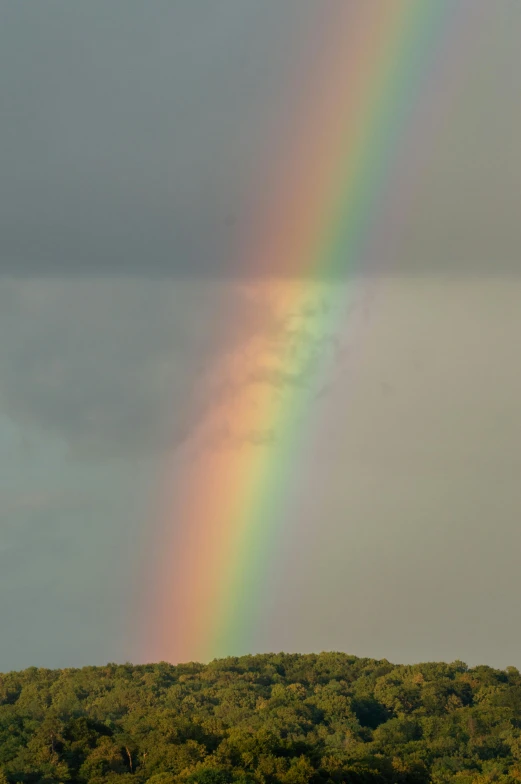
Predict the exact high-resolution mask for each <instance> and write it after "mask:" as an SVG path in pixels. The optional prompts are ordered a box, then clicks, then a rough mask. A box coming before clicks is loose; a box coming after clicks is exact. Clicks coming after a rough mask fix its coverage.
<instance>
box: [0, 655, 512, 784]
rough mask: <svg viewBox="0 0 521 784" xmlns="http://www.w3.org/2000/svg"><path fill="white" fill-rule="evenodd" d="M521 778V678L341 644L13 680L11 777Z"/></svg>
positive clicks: (8, 739)
mask: <svg viewBox="0 0 521 784" xmlns="http://www.w3.org/2000/svg"><path fill="white" fill-rule="evenodd" d="M516 781H520V782H521V675H520V674H519V672H518V670H517V669H515V668H508V669H507V670H506V671H500V670H494V669H492V668H490V667H486V666H480V667H474V668H468V667H467V666H466V665H465V664H463V663H462V662H455V663H453V664H439V663H428V664H419V665H415V666H396V665H392V664H390V663H389V662H387V661H385V660H383V661H374V660H371V659H359V658H356V657H354V656H347V655H345V654H341V653H323V654H320V655H288V654H278V655H259V656H244V657H241V658H228V659H223V660H218V661H214V662H212V663H211V664H209V665H206V666H205V665H200V664H184V665H179V666H177V667H174V666H171V665H169V664H165V663H161V664H151V665H144V666H132V665H116V664H109V665H107V666H106V667H84V668H82V669H66V670H44V669H36V668H30V669H28V670H25V671H23V672H15V673H8V674H6V675H1V676H0V784H6V782H9V784H17V782H21V783H22V784H37V782H46V783H47V784H51V782H78V783H80V784H82V783H83V782H85V783H87V782H90V783H91V784H104V783H105V782H107V783H108V782H111V784H112V783H113V784H116V783H117V782H121V783H122V784H123V782H124V783H125V784H130V782H133V783H134V784H141V782H150V784H171V783H172V784H173V782H179V784H182V783H183V782H187V783H189V784H192V783H193V784H227V783H228V782H230V783H231V782H237V783H238V784H239V783H240V784H248V782H251V784H254V783H255V782H258V783H259V784H279V783H280V784H307V783H308V782H311V783H312V784H321V783H322V782H324V784H325V783H326V782H353V784H365V783H366V782H367V783H368V784H370V783H371V782H372V783H373V784H377V782H388V783H389V784H391V783H394V782H397V783H398V782H410V783H411V784H423V782H434V784H438V783H441V782H458V784H471V783H472V784H474V783H476V784H477V783H478V782H516Z"/></svg>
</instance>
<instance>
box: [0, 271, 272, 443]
mask: <svg viewBox="0 0 521 784" xmlns="http://www.w3.org/2000/svg"><path fill="white" fill-rule="evenodd" d="M269 323H270V304H269V301H268V300H266V299H264V298H262V297H255V296H253V295H252V293H251V292H250V291H249V290H247V289H245V288H244V287H240V286H223V285H220V284H216V283H213V284H212V283H205V282H201V281H194V282H192V283H190V282H186V281H185V282H179V281H178V282H177V283H174V282H170V283H160V282H154V281H149V282H144V281H135V280H134V281H131V280H123V279H120V280H116V281H107V280H83V281H81V280H80V281H74V280H67V281H64V280H47V281H45V280H21V281H10V282H7V281H4V285H3V286H2V288H1V291H0V331H1V333H2V335H3V340H2V343H1V345H0V405H1V407H2V410H3V412H4V414H6V415H8V416H9V417H11V419H13V420H15V421H17V422H20V423H22V424H25V425H28V426H31V427H33V428H36V430H40V431H44V432H46V433H48V434H52V435H54V436H58V437H60V438H62V439H63V440H64V441H65V442H66V443H67V444H68V446H69V448H70V449H71V450H72V452H73V453H74V454H78V455H83V456H88V455H91V456H102V455H106V456H113V455H114V454H118V453H119V454H122V455H123V454H132V453H138V454H139V453H141V454H143V453H147V452H149V451H150V450H152V452H155V451H157V450H158V449H159V450H161V449H167V448H171V447H174V446H175V445H176V444H178V443H180V442H181V441H182V440H183V439H184V438H186V436H187V435H188V434H189V433H190V432H191V430H192V429H193V428H194V427H195V426H196V425H197V423H198V421H199V420H200V418H201V417H202V416H203V414H204V412H205V411H206V410H207V408H208V407H209V406H211V405H215V403H216V401H217V400H218V399H219V397H221V398H222V397H223V396H225V395H227V394H229V390H228V387H227V379H226V378H225V377H223V376H222V374H219V373H218V372H217V373H216V370H215V368H217V369H218V368H219V367H220V363H222V360H223V356H225V355H226V353H229V352H232V351H233V350H234V349H235V348H236V347H237V346H239V345H241V344H242V343H243V342H247V341H248V339H249V338H250V337H251V336H252V335H254V334H256V333H257V332H258V331H259V330H260V329H261V328H266V327H267V328H269ZM267 325H268V326H267Z"/></svg>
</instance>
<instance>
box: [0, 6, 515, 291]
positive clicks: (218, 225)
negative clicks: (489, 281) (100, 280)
mask: <svg viewBox="0 0 521 784" xmlns="http://www.w3.org/2000/svg"><path fill="white" fill-rule="evenodd" d="M461 1H462V2H463V1H464V0H461ZM472 2H473V5H472V8H473V9H475V8H476V5H477V4H478V3H479V0H472ZM1 7H2V26H1V29H0V106H1V111H2V114H1V125H2V133H1V143H0V169H1V178H0V270H2V271H3V272H6V273H9V274H17V275H24V276H25V275H33V274H44V275H51V274H53V275H63V274H78V275H100V274H111V275H112V274H122V275H134V274H135V275H140V276H157V275H160V276H164V275H177V276H179V275H190V276H203V275H204V276H207V275H212V276H216V277H220V276H223V275H227V274H230V275H239V274H243V273H247V272H249V271H250V270H251V265H250V264H249V260H248V259H245V258H244V256H242V255H241V254H240V253H238V252H237V246H238V244H239V242H240V240H241V238H243V236H244V234H245V232H247V231H248V230H249V226H248V222H249V221H250V220H251V217H252V215H255V214H256V211H257V210H260V209H262V208H263V205H264V202H265V201H266V200H268V199H269V198H270V191H269V189H268V190H267V186H266V179H265V172H266V171H267V170H269V169H270V166H271V168H273V160H275V159H276V156H277V155H278V153H279V152H280V139H281V137H283V136H284V132H285V127H286V125H285V124H286V122H287V119H288V116H289V114H288V112H290V113H292V112H294V107H295V106H296V98H295V87H296V86H297V87H298V88H299V89H303V87H304V84H303V83H302V80H303V79H304V75H305V71H304V70H302V71H301V70H299V64H300V59H299V58H301V56H302V51H300V50H299V42H300V43H301V44H302V42H303V41H304V39H305V36H304V35H303V31H305V29H307V28H310V27H312V26H313V24H314V23H315V22H316V13H317V9H318V5H317V4H315V3H313V2H312V0H286V2H284V3H280V2H278V0H277V1H276V0H267V1H266V2H262V3H260V2H256V1H255V0H222V2H219V3H218V4H217V3H203V2H194V1H193V0H184V1H182V2H176V3H167V2H159V1H158V0H152V1H151V2H149V3H147V4H146V7H145V6H144V5H143V4H142V3H138V2H134V1H133V0H113V1H112V2H111V3H110V4H107V3H105V2H102V0H91V2H89V3H83V4H78V3H68V2H66V0H49V2H47V3H45V4H37V3H29V2H17V3H9V2H3V3H1ZM480 7H481V6H480ZM485 7H486V5H483V8H485ZM469 8H470V6H469ZM469 25H470V26H471V27H472V25H473V26H474V27H472V29H471V31H470V35H468V36H467V39H466V40H467V43H466V44H465V45H463V44H462V47H463V50H462V53H461V62H460V61H459V60H458V57H455V60H454V62H455V65H454V67H455V68H456V69H460V70H461V71H462V73H465V74H466V76H465V79H463V80H462V82H463V84H464V88H465V89H464V92H463V93H462V95H461V96H460V97H459V99H458V103H457V105H456V106H455V107H454V108H453V109H452V110H451V112H450V113H449V114H448V115H447V118H446V119H445V121H444V122H443V128H441V130H440V133H438V134H437V136H436V140H435V143H434V145H432V144H431V143H429V145H430V146H429V147H427V148H426V149H425V150H424V151H423V153H422V155H423V158H422V166H424V168H425V170H424V171H423V173H422V175H421V177H420V178H419V182H418V186H417V187H418V192H417V193H416V199H415V206H414V209H411V210H408V211H407V213H406V214H405V215H401V216H397V217H395V220H396V222H397V223H396V226H395V229H396V230H397V233H398V234H399V236H400V238H401V239H400V242H398V243H396V244H394V245H393V246H388V247H386V248H384V249H383V250H382V251H381V252H383V253H384V254H385V256H386V258H385V260H384V261H385V264H386V266H387V267H388V268H390V269H392V270H395V271H407V272H411V271H413V272H417V271H419V272H421V271H424V270H425V271H429V272H431V273H432V272H433V271H437V270H442V271H443V270H445V271H455V272H460V271H461V272H472V271H480V272H483V271H490V272H494V271H515V270H517V264H518V248H519V246H520V244H521V222H520V221H519V220H518V216H517V205H518V204H519V196H520V188H521V186H520V183H521V164H520V158H519V155H518V154H517V140H518V138H519V137H520V136H521V110H520V108H519V107H520V106H521V104H520V102H519V80H518V78H517V74H519V72H520V71H521V54H520V50H519V47H518V39H519V32H520V31H521V6H520V5H519V4H513V3H504V4H499V5H497V6H495V7H494V12H493V17H492V21H491V22H490V24H489V23H487V25H484V24H483V23H482V22H480V15H479V14H477V13H476V14H469ZM474 28H475V29H474ZM485 34H486V40H485ZM468 41H470V44H469V43H468ZM469 47H470V48H469ZM478 51H479V52H480V53H481V54H480V58H477V53H478ZM465 69H467V70H468V71H469V73H467V72H466V70H465ZM455 76H458V73H456V74H455ZM299 80H300V81H299ZM422 100H424V101H425V105H426V107H428V106H429V101H430V97H429V95H428V94H427V95H426V96H424V97H423V99H422ZM292 107H293V108H292ZM286 133H287V131H286ZM417 141H418V143H419V144H420V145H421V139H420V140H417ZM406 164H407V159H405V165H406ZM388 198H389V199H391V200H392V199H393V194H390V195H389V196H388ZM398 198H399V196H398ZM395 233H396V232H395ZM263 263H264V264H265V269H266V271H269V272H277V264H278V262H276V261H270V259H266V260H265V261H264V262H263Z"/></svg>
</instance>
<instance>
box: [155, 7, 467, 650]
mask: <svg viewBox="0 0 521 784" xmlns="http://www.w3.org/2000/svg"><path fill="white" fill-rule="evenodd" d="M455 5H457V3H455V0H378V1H376V0H364V2H363V3H361V4H354V3H349V2H345V3H343V4H340V3H339V4H336V5H335V7H334V8H335V10H334V13H333V14H332V18H331V22H332V24H331V28H330V33H328V36H330V41H329V43H330V46H328V47H327V51H325V52H324V54H325V57H324V60H325V62H323V63H321V64H319V65H318V66H316V65H314V79H313V84H315V85H316V88H317V94H312V95H311V97H310V98H308V99H307V104H306V106H305V107H303V108H302V109H301V110H300V111H297V112H296V115H297V116H298V118H299V129H300V131H299V136H298V138H294V140H293V142H292V147H294V149H295V153H294V155H293V156H292V159H291V163H290V165H289V167H285V169H284V171H285V172H286V174H285V176H284V179H283V181H282V182H280V183H279V184H278V188H277V192H278V197H277V198H274V200H273V202H274V205H275V206H274V210H273V214H274V216H275V217H274V218H273V220H272V221H271V222H268V225H267V226H266V225H265V226H264V236H263V238H262V241H256V242H255V250H254V252H250V251H248V252H246V253H245V257H244V258H245V260H244V263H245V264H248V265H252V266H253V269H255V270H258V271H259V275H262V273H263V266H264V261H265V260H266V259H269V260H270V264H269V266H270V268H272V267H273V268H274V269H280V270H285V272H286V277H287V278H288V279H290V280H289V281H287V280H286V281H280V280H274V281H268V282H265V283H264V284H260V285H262V286H264V288H265V289H266V290H267V291H268V292H269V293H270V296H272V297H273V299H274V301H275V302H276V305H277V307H278V308H279V310H280V312H281V313H286V314H291V313H293V314H298V313H300V312H301V311H302V309H303V308H304V306H305V305H306V303H307V302H309V301H310V300H315V299H316V298H317V295H319V294H320V285H321V284H320V282H319V280H324V279H328V278H332V277H335V276H338V275H342V276H344V275H345V274H346V272H348V271H350V270H352V271H356V270H357V268H358V265H359V264H360V261H361V259H362V258H363V256H364V253H365V252H366V251H367V248H368V246H370V244H371V242H372V241H373V235H374V233H375V232H377V231H378V221H379V216H380V214H381V205H382V202H383V201H384V200H385V198H386V197H387V195H388V187H389V184H390V182H391V181H392V175H393V167H394V166H395V165H396V161H397V156H398V152H399V148H400V144H401V140H402V138H403V136H404V134H405V133H406V131H407V128H408V126H409V124H410V123H411V118H412V115H413V113H414V109H415V107H416V105H417V98H418V95H419V93H420V91H421V90H422V86H423V85H424V83H425V80H426V78H427V77H428V74H429V72H430V69H431V67H432V63H433V59H434V58H435V56H436V54H437V52H438V51H439V48H440V46H441V43H442V41H443V38H444V36H445V35H446V32H447V31H448V29H449V24H450V23H454V16H455V11H454V6H455ZM280 216H282V217H280ZM291 279H293V280H291ZM295 279H299V282H296V281H295ZM339 291H341V292H343V293H342V294H341V295H339V296H338V298H337V301H333V302H331V303H330V307H329V308H328V310H327V311H326V312H324V313H323V314H322V315H321V316H320V317H319V318H318V319H317V320H316V323H315V335H314V336H313V335H311V336H310V337H309V339H308V338H306V337H305V338H304V342H306V340H308V345H304V346H303V347H299V346H298V345H297V346H296V347H295V345H293V344H291V345H290V346H289V348H286V349H284V352H285V353H283V354H282V355H280V354H279V355H278V357H277V365H276V367H275V368H274V367H273V357H272V356H271V355H270V354H269V352H268V353H266V356H265V357H263V354H262V352H266V347H265V346H263V345H261V344H259V345H258V346H256V345H252V346H250V347H249V349H250V351H251V358H248V356H246V358H244V356H241V358H240V359H236V358H231V359H230V366H229V367H227V372H228V373H230V372H234V371H235V372H236V374H237V377H238V378H241V379H242V380H243V382H244V392H243V393H240V394H238V395H237V396H236V397H235V398H234V402H233V407H232V408H230V406H228V407H227V408H226V410H224V411H223V410H215V411H214V412H213V413H212V415H211V416H210V418H209V422H207V423H205V426H206V429H207V430H210V431H212V430H213V431H216V430H218V428H219V427H220V424H221V423H222V422H223V421H229V422H231V423H232V429H233V431H234V432H236V433H245V434H250V436H249V443H247V444H246V445H243V446H242V447H241V446H236V447H234V448H229V447H226V446H224V447H222V448H212V449H204V450H201V449H199V450H197V449H194V451H193V452H192V456H191V458H190V459H191V460H192V463H191V464H190V465H189V466H186V468H185V470H184V471H183V476H182V478H179V477H178V484H177V491H176V497H175V498H174V499H172V500H171V501H170V502H167V503H166V510H165V525H166V526H167V527H168V528H171V527H172V526H173V525H174V524H175V522H176V521H177V520H182V523H181V525H180V528H179V530H177V531H176V533H175V535H174V536H173V537H172V538H171V540H170V542H168V544H167V545H166V547H165V558H164V562H163V563H162V565H160V566H159V574H160V583H161V585H160V593H161V598H160V600H159V602H160V607H159V608H158V612H157V616H158V618H159V619H160V624H159V626H160V628H158V629H155V630H154V632H155V633H154V635H153V638H154V642H153V643H152V648H153V650H150V647H149V649H148V650H147V657H149V658H158V657H159V658H164V659H169V660H171V661H179V660H183V659H184V660H186V659H198V660H203V661H204V660H208V659H210V658H212V657H215V656H221V655H229V654H238V653H245V652H247V651H248V649H249V648H251V647H252V644H253V641H254V639H255V627H256V625H257V623H258V622H259V619H260V617H261V614H262V613H261V610H262V605H263V597H264V595H265V594H266V592H267V591H268V589H267V581H268V579H269V577H268V575H269V564H270V559H271V557H272V555H273V553H274V550H275V543H276V542H277V540H278V536H279V532H280V531H281V530H282V529H283V527H284V512H285V509H286V505H287V503H288V499H289V498H290V497H291V494H292V493H293V492H294V491H295V488H296V482H297V479H298V455H299V454H300V453H301V452H302V451H303V450H305V449H306V439H307V438H308V436H309V432H308V429H307V428H306V427H304V426H303V422H304V417H305V413H306V406H307V405H308V404H309V396H306V394H302V389H301V388H300V387H299V385H298V377H299V373H300V372H301V369H302V362H303V358H304V360H305V361H307V365H308V367H307V374H308V376H309V374H310V373H311V375H312V376H313V377H314V379H315V380H317V379H319V380H320V379H326V378H327V377H328V374H329V373H330V372H331V371H330V367H329V360H328V355H327V353H326V355H325V358H321V357H320V356H319V352H318V353H317V356H315V355H314V353H313V346H314V345H315V344H314V343H313V340H318V338H319V336H320V335H329V334H335V332H337V331H338V330H339V328H340V326H341V324H342V320H343V318H344V313H345V305H346V303H345V301H344V297H345V289H344V288H342V287H339ZM316 345H319V344H318V343H317V344H316ZM310 347H311V348H310ZM259 352H260V356H259ZM234 362H238V364H239V366H238V367H236V368H234V367H233V363H234ZM270 363H271V364H270ZM259 367H261V368H263V367H264V368H266V367H267V368H268V369H271V372H272V373H273V372H275V371H276V372H278V373H282V374H283V376H284V379H285V380H286V382H287V383H286V386H285V391H284V392H281V393H280V394H278V393H276V392H274V391H273V386H272V387H267V388H262V389H261V388H258V389H256V390H255V394H254V395H253V393H252V385H251V384H250V385H248V383H247V381H248V378H249V377H251V375H252V374H253V373H254V370H255V369H258V368H259ZM271 433H274V434H276V440H275V442H272V441H271V440H270V437H269V436H270V434H271ZM255 434H257V436H258V438H259V440H260V441H262V440H263V439H264V441H266V443H258V444H255V443H251V442H252V441H254V440H255ZM187 459H188V458H187ZM151 653H152V654H153V656H150V654H151Z"/></svg>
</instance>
